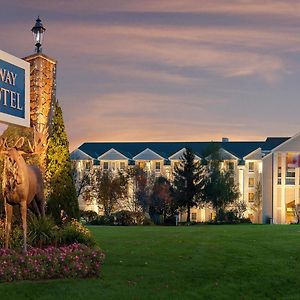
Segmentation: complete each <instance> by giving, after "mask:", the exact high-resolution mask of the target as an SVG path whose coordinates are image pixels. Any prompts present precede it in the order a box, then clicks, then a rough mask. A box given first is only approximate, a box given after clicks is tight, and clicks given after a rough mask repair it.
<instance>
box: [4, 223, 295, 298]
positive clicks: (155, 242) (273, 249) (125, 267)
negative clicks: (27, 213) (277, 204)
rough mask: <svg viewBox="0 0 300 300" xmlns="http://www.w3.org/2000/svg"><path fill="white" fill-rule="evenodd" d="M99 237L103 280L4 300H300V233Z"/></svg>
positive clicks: (188, 230)
mask: <svg viewBox="0 0 300 300" xmlns="http://www.w3.org/2000/svg"><path fill="white" fill-rule="evenodd" d="M91 230H92V232H93V234H94V235H95V237H96V239H97V243H98V244H99V246H100V247H101V248H102V249H103V250H104V251H105V252H106V260H105V264H104V266H103V270H102V277H101V279H88V280H55V281H47V282H19V283H9V284H0V299H1V300H2V299H5V300H9V299H16V300H17V299H39V300H44V299H56V300H57V299H63V300H68V299H72V300H77V299H85V300H92V299H300V226H296V225H286V226H284V225H282V226H280V225H223V226H212V225H210V226H209V225H207V226H190V227H155V226H149V227H91Z"/></svg>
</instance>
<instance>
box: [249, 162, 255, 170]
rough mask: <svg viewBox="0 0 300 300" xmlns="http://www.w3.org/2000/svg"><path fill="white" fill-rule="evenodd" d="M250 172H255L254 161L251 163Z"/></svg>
mask: <svg viewBox="0 0 300 300" xmlns="http://www.w3.org/2000/svg"><path fill="white" fill-rule="evenodd" d="M249 172H254V162H253V161H250V162H249Z"/></svg>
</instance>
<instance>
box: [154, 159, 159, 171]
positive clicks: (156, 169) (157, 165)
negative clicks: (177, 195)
mask: <svg viewBox="0 0 300 300" xmlns="http://www.w3.org/2000/svg"><path fill="white" fill-rule="evenodd" d="M155 171H156V172H160V162H159V161H157V162H156V163H155Z"/></svg>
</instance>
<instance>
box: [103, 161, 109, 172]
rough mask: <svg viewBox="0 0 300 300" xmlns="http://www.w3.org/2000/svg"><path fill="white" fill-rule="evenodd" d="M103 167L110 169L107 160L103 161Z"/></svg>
mask: <svg viewBox="0 0 300 300" xmlns="http://www.w3.org/2000/svg"><path fill="white" fill-rule="evenodd" d="M103 169H104V170H108V161H105V162H104V163H103Z"/></svg>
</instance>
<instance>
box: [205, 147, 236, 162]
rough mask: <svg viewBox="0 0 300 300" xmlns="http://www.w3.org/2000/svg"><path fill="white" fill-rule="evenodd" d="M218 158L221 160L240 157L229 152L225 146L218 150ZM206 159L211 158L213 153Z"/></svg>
mask: <svg viewBox="0 0 300 300" xmlns="http://www.w3.org/2000/svg"><path fill="white" fill-rule="evenodd" d="M217 154H218V158H219V159H221V160H238V159H239V158H238V157H236V156H235V155H233V154H232V153H230V152H228V151H227V150H225V149H224V148H220V149H219V150H218V152H217ZM205 159H206V160H211V159H212V155H209V156H207V157H206V158H205Z"/></svg>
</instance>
